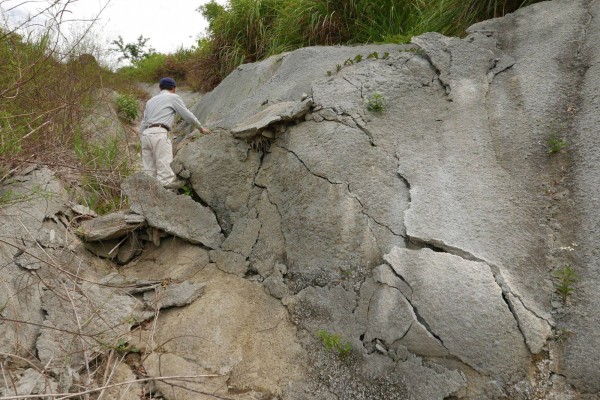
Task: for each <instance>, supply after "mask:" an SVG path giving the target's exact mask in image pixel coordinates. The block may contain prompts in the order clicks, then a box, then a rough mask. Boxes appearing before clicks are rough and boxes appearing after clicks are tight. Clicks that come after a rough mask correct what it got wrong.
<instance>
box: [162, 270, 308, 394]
mask: <svg viewBox="0 0 600 400" xmlns="http://www.w3.org/2000/svg"><path fill="white" fill-rule="evenodd" d="M193 280H194V281H195V282H202V283H203V284H206V290H205V293H204V295H203V296H202V297H201V298H200V299H198V300H197V301H195V302H194V303H192V304H191V305H189V306H188V307H185V308H182V309H173V310H166V311H164V312H163V313H161V315H160V317H159V320H158V323H157V331H156V335H155V340H156V342H157V343H164V345H163V346H162V347H163V348H164V350H165V351H167V352H168V353H170V354H172V355H174V356H177V357H179V358H182V359H185V360H187V361H188V362H190V363H194V364H196V365H197V366H199V367H201V368H202V369H203V370H205V371H210V372H211V373H216V374H220V375H226V376H227V377H228V385H229V386H231V387H233V388H236V389H238V390H244V389H251V390H256V391H260V392H262V393H265V394H268V393H271V394H273V395H277V394H280V393H281V391H282V390H283V388H285V387H286V386H287V384H288V383H290V382H295V381H298V380H301V379H302V377H303V374H304V371H305V361H304V357H303V355H302V350H301V347H300V345H299V344H298V341H297V339H296V329H295V327H294V326H293V325H292V324H291V322H290V321H289V317H288V313H287V311H286V310H285V308H284V307H283V306H282V305H281V303H279V301H277V300H275V299H274V298H273V297H271V296H269V295H267V294H266V293H265V292H264V290H263V288H262V286H261V285H259V284H257V283H252V282H249V281H246V280H244V279H242V278H239V277H236V276H233V275H231V274H226V273H223V272H221V271H219V270H217V269H216V268H214V267H209V268H205V269H203V270H202V271H200V272H199V273H198V274H197V275H196V276H195V277H194V278H193Z"/></svg>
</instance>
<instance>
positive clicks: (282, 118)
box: [231, 99, 312, 139]
mask: <svg viewBox="0 0 600 400" xmlns="http://www.w3.org/2000/svg"><path fill="white" fill-rule="evenodd" d="M311 106H312V99H306V100H304V101H302V102H299V101H284V102H281V103H277V104H273V105H271V106H269V107H267V108H265V109H264V110H262V111H259V112H258V113H256V114H255V115H253V116H252V117H250V118H248V119H247V120H245V121H244V122H242V123H241V124H239V125H237V126H235V127H233V128H232V129H231V133H232V134H233V136H234V137H236V138H238V139H250V138H252V137H253V136H255V135H257V134H258V133H259V132H260V131H261V130H264V129H266V128H268V127H269V126H270V125H272V124H274V123H277V122H286V121H293V120H296V119H300V118H301V117H303V116H304V115H305V114H306V113H307V112H308V110H310V107H311Z"/></svg>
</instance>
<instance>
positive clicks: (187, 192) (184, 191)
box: [179, 185, 194, 197]
mask: <svg viewBox="0 0 600 400" xmlns="http://www.w3.org/2000/svg"><path fill="white" fill-rule="evenodd" d="M179 191H180V193H181V194H183V195H184V196H190V197H192V195H193V194H194V190H193V189H192V188H191V187H190V186H188V185H185V186H184V187H182V188H181V189H179Z"/></svg>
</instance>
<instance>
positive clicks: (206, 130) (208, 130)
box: [200, 128, 212, 135]
mask: <svg viewBox="0 0 600 400" xmlns="http://www.w3.org/2000/svg"><path fill="white" fill-rule="evenodd" d="M200 132H202V133H203V134H205V135H210V134H211V133H212V132H211V131H210V129H208V128H200Z"/></svg>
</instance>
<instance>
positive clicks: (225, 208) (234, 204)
mask: <svg viewBox="0 0 600 400" xmlns="http://www.w3.org/2000/svg"><path fill="white" fill-rule="evenodd" d="M259 165H260V155H259V154H258V153H256V152H250V151H249V148H248V145H247V144H246V143H245V142H244V143H242V142H240V141H237V140H235V139H233V138H232V137H231V135H229V134H228V133H219V132H215V133H213V134H212V135H206V136H203V137H201V138H200V139H199V140H196V141H194V142H191V143H190V144H189V145H187V146H185V147H184V148H183V149H181V151H179V153H177V157H176V158H175V160H174V161H173V163H172V164H171V166H172V167H173V170H174V171H175V173H177V174H180V175H181V174H184V173H185V174H186V175H188V174H189V177H188V178H187V179H189V181H190V183H191V184H192V186H193V188H194V191H195V192H196V193H197V194H198V196H199V197H200V198H201V199H202V200H203V201H204V202H206V203H207V204H208V206H209V207H210V208H212V210H214V212H215V213H216V214H217V215H218V220H219V223H220V224H221V227H222V228H223V231H224V232H226V233H229V232H231V229H232V226H233V224H234V223H235V221H236V220H237V219H238V218H240V217H243V216H245V215H246V214H247V213H248V211H249V210H250V208H251V207H252V205H251V204H249V203H250V199H251V195H252V192H253V190H254V176H255V175H256V171H258V167H259Z"/></svg>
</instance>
